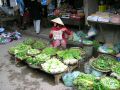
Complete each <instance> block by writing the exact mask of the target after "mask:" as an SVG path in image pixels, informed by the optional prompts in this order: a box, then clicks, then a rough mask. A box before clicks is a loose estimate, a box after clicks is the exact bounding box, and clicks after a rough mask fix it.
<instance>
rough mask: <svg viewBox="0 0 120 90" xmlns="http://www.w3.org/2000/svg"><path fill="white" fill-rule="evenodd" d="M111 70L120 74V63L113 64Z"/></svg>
mask: <svg viewBox="0 0 120 90" xmlns="http://www.w3.org/2000/svg"><path fill="white" fill-rule="evenodd" d="M112 71H113V72H115V73H116V74H118V75H119V76H120V63H117V64H115V65H114V66H113V67H112Z"/></svg>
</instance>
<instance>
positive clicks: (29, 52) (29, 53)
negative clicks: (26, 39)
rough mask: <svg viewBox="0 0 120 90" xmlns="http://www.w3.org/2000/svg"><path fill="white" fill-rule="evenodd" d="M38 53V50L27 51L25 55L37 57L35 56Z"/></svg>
mask: <svg viewBox="0 0 120 90" xmlns="http://www.w3.org/2000/svg"><path fill="white" fill-rule="evenodd" d="M39 53H40V51H39V50H38V49H29V50H28V51H27V54H28V55H31V56H32V55H37V54H39Z"/></svg>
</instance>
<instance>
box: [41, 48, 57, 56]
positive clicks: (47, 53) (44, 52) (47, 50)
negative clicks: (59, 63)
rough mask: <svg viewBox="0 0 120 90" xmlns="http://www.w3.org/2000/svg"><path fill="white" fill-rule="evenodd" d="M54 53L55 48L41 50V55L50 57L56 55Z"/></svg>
mask: <svg viewBox="0 0 120 90" xmlns="http://www.w3.org/2000/svg"><path fill="white" fill-rule="evenodd" d="M56 52H57V48H53V47H46V48H44V49H43V51H42V54H46V55H49V56H52V55H56Z"/></svg>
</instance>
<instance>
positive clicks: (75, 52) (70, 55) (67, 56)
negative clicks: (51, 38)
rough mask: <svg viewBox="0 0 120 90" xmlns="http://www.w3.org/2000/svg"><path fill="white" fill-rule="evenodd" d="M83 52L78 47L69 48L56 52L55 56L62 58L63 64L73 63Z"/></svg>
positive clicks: (80, 58) (79, 58) (80, 57)
mask: <svg viewBox="0 0 120 90" xmlns="http://www.w3.org/2000/svg"><path fill="white" fill-rule="evenodd" d="M84 53H85V52H84V51H83V50H82V49H79V48H70V49H66V50H62V51H58V52H57V56H58V57H59V58H61V59H62V61H63V62H64V63H65V64H75V63H77V62H78V60H82V55H83V54H84Z"/></svg>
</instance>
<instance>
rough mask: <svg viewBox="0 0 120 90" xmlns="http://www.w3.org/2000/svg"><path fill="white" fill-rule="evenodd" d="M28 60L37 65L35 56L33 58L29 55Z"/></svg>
mask: <svg viewBox="0 0 120 90" xmlns="http://www.w3.org/2000/svg"><path fill="white" fill-rule="evenodd" d="M26 61H27V63H29V64H31V65H35V63H36V60H35V58H33V57H31V56H29V57H28V58H27V60H26Z"/></svg>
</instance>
